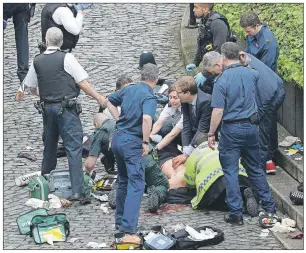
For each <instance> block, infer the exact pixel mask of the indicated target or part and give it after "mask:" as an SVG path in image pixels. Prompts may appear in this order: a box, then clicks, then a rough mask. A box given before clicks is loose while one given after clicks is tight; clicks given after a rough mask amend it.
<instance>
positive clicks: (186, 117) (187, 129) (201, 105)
mask: <svg viewBox="0 0 306 253" xmlns="http://www.w3.org/2000/svg"><path fill="white" fill-rule="evenodd" d="M210 103H211V95H210V94H207V93H204V92H203V91H201V90H200V89H198V97H197V100H196V126H193V125H192V120H191V115H192V112H191V108H190V104H188V103H182V112H183V131H182V144H183V146H189V145H192V146H197V145H199V144H200V143H202V142H203V141H205V139H203V138H201V136H202V137H203V134H204V133H208V131H209V127H210V118H211V113H212V107H211V106H210ZM193 128H194V129H197V130H196V131H194V130H193ZM205 136H206V140H207V135H205ZM199 139H203V140H199Z"/></svg>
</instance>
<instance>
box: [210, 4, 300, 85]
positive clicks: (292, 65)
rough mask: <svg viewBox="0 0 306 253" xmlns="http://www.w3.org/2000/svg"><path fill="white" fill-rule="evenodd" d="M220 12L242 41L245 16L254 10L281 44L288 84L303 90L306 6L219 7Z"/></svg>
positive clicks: (282, 67)
mask: <svg viewBox="0 0 306 253" xmlns="http://www.w3.org/2000/svg"><path fill="white" fill-rule="evenodd" d="M214 9H215V10H216V11H218V12H219V13H221V14H223V15H225V16H226V18H227V19H228V21H229V23H230V26H231V29H232V31H233V32H234V33H235V34H238V35H239V36H240V37H241V38H245V34H244V32H243V30H242V28H241V27H240V25H239V22H240V16H241V14H243V13H245V12H247V11H250V10H253V11H255V12H256V13H257V14H258V16H259V19H260V21H261V22H263V23H266V24H268V25H269V27H270V29H271V31H272V32H273V34H274V36H275V38H276V40H277V41H278V44H279V58H278V73H279V75H280V76H282V78H283V79H284V80H285V81H287V82H292V83H296V84H298V86H300V87H303V70H304V22H303V20H304V17H303V4H287V3H286V4H285V3H284V4H274V3H273V4H272V3H268V4H262V3H260V4H216V5H215V8H214Z"/></svg>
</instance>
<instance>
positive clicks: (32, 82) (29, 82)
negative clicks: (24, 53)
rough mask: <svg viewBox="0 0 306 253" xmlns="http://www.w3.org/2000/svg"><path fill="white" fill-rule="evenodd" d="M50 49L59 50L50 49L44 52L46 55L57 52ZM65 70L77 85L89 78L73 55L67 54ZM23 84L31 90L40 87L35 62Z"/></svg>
mask: <svg viewBox="0 0 306 253" xmlns="http://www.w3.org/2000/svg"><path fill="white" fill-rule="evenodd" d="M49 49H59V48H57V47H48V48H47V50H46V51H45V52H44V54H52V53H54V52H56V51H49ZM64 70H65V71H66V72H67V73H68V74H69V75H71V76H72V77H73V79H74V81H75V83H76V84H78V83H80V82H82V81H84V80H86V79H88V77H89V76H88V74H87V72H86V71H85V70H84V69H83V67H82V66H81V65H80V63H78V61H77V60H76V59H75V58H74V56H73V55H72V54H71V53H66V55H65V58H64ZM22 84H23V85H25V86H27V87H30V88H37V87H38V80H37V75H36V71H35V68H34V64H33V62H32V64H31V66H30V69H29V71H28V74H27V75H26V77H25V79H24V80H23V83H22Z"/></svg>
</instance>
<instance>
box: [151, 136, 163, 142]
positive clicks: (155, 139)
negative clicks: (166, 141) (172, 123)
mask: <svg viewBox="0 0 306 253" xmlns="http://www.w3.org/2000/svg"><path fill="white" fill-rule="evenodd" d="M162 139H163V137H162V136H161V135H159V134H155V135H153V139H152V141H154V142H155V143H159V142H160V141H161V140H162Z"/></svg>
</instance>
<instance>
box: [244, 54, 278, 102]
mask: <svg viewBox="0 0 306 253" xmlns="http://www.w3.org/2000/svg"><path fill="white" fill-rule="evenodd" d="M246 57H247V59H246V62H247V64H248V65H249V66H250V67H251V68H253V69H256V70H257V71H258V73H259V79H258V83H257V85H256V103H257V106H258V107H263V106H265V105H269V104H271V102H273V100H274V98H275V96H276V94H277V91H278V90H279V89H280V88H282V87H283V80H282V79H281V78H280V77H279V76H278V75H277V74H276V73H275V72H274V71H273V70H271V69H270V68H269V67H268V66H267V65H265V64H264V63H263V62H262V61H260V60H258V59H257V58H256V57H254V56H253V55H251V54H248V53H246Z"/></svg>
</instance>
